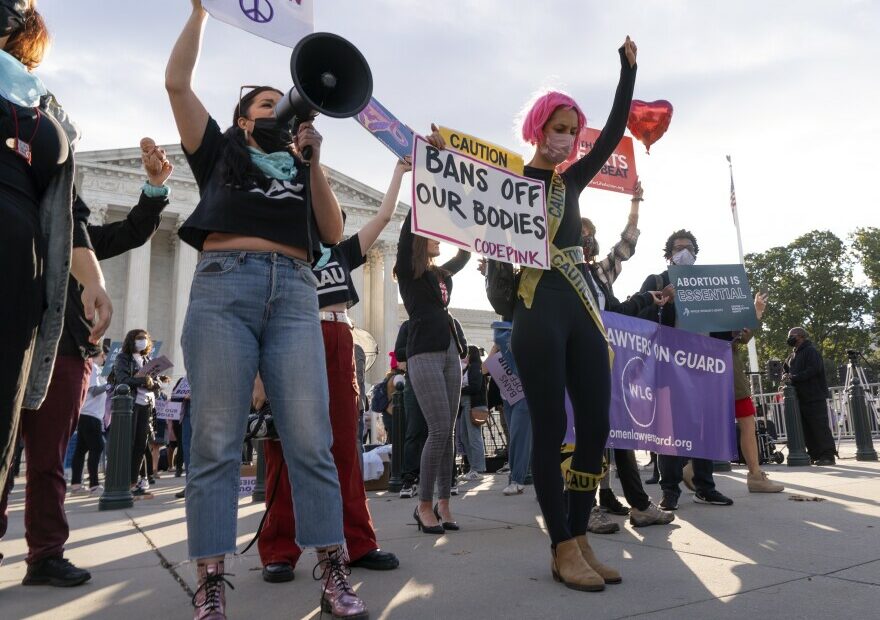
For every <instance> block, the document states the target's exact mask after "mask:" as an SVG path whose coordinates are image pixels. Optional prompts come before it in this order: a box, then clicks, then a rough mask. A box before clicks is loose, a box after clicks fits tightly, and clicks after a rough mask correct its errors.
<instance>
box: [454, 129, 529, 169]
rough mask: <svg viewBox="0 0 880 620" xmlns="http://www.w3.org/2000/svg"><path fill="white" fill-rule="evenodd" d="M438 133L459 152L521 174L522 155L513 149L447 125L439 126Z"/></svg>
mask: <svg viewBox="0 0 880 620" xmlns="http://www.w3.org/2000/svg"><path fill="white" fill-rule="evenodd" d="M440 135H441V136H443V139H444V140H446V145H447V146H449V147H451V148H454V149H455V150H456V151H458V152H459V153H464V154H465V155H470V156H471V157H476V158H477V159H479V160H480V161H482V162H485V163H487V164H492V165H493V166H495V167H496V168H504V169H505V170H510V171H511V172H513V173H514V174H522V173H523V166H524V165H525V164H524V162H523V158H522V156H520V155H519V154H517V153H514V152H513V151H508V150H507V149H505V148H503V147H500V146H498V145H497V144H492V143H491V142H487V141H486V140H481V139H480V138H475V137H474V136H469V135H468V134H466V133H462V132H460V131H456V130H455V129H449V128H448V127H440Z"/></svg>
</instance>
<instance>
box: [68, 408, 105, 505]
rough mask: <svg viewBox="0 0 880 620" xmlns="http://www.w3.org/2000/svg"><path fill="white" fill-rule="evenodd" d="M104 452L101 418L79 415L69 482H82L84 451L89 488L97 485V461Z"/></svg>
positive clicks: (99, 460) (98, 461)
mask: <svg viewBox="0 0 880 620" xmlns="http://www.w3.org/2000/svg"><path fill="white" fill-rule="evenodd" d="M103 452H104V432H103V424H102V422H101V420H99V419H98V418H96V417H94V416H90V415H82V414H80V416H79V422H78V423H77V425H76V451H75V452H74V453H73V464H72V465H71V478H70V482H71V484H80V483H81V482H82V474H83V465H84V464H85V462H86V453H88V455H89V460H88V466H89V488H92V487H96V486H98V463H100V462H101V454H102V453H103Z"/></svg>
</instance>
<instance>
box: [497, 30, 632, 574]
mask: <svg viewBox="0 0 880 620" xmlns="http://www.w3.org/2000/svg"><path fill="white" fill-rule="evenodd" d="M619 57H620V63H621V70H620V82H619V84H618V88H617V92H616V94H615V98H614V103H613V106H612V110H611V114H610V116H609V119H608V121H607V122H606V124H605V127H604V129H603V131H602V133H601V135H600V136H599V137H598V138H597V140H596V143H595V145H594V146H593V149H592V150H591V151H590V152H589V153H587V155H585V156H584V157H583V158H582V159H580V160H579V161H578V162H576V163H574V164H573V165H572V166H571V167H570V168H568V169H567V170H566V171H565V172H564V173H563V174H561V175H559V174H556V172H555V168H556V166H557V165H558V164H560V163H561V162H563V161H564V160H565V159H566V158H568V157H569V156H570V155H571V153H572V152H573V151H574V149H575V137H576V136H577V135H578V132H579V131H580V130H581V128H582V127H583V126H584V124H585V123H586V118H585V117H584V114H583V112H581V111H580V108H579V107H578V105H577V103H576V102H575V101H574V100H573V99H572V98H570V97H568V96H567V95H564V94H562V93H558V92H550V93H547V94H545V95H543V96H542V97H540V98H539V99H538V100H537V101H536V102H535V104H534V105H533V106H532V107H531V109H530V110H529V111H528V113H527V114H526V116H525V120H524V123H523V131H522V135H523V138H524V139H525V140H526V141H527V142H529V143H530V144H534V145H535V146H536V150H535V154H534V156H533V157H532V160H531V161H530V162H529V164H528V165H527V166H526V167H525V170H524V174H525V176H527V177H529V178H533V179H536V180H540V181H543V183H544V186H545V188H546V191H547V201H548V209H547V211H548V215H549V219H548V225H549V234H548V236H549V237H550V240H551V242H552V244H553V246H552V248H553V250H552V252H553V254H554V259H553V261H552V262H553V263H554V265H555V268H554V269H551V270H547V271H544V270H540V269H532V268H523V270H522V275H521V278H520V281H519V287H518V298H519V299H518V300H517V303H516V307H515V309H514V312H513V333H512V335H511V345H510V346H511V349H512V351H513V355H514V358H515V359H516V365H517V369H518V371H519V377H520V379H521V380H522V384H523V388H524V391H525V394H526V399H527V400H528V402H529V411H530V412H531V415H532V433H533V440H532V445H533V450H532V472H533V474H534V478H535V491H536V493H537V495H538V502H539V503H540V506H541V512H542V514H543V515H544V520H545V522H546V525H547V530H548V532H549V534H550V540H551V543H552V545H551V551H552V563H551V568H552V572H553V576H554V578H555V579H557V580H559V581H561V582H562V583H563V584H564V585H566V586H567V587H569V588H572V589H576V590H589V591H595V590H602V589H604V588H605V584H606V583H619V582H620V581H621V577H620V573H619V572H618V571H617V570H615V569H612V568H610V567H607V566H605V565H604V564H602V563H601V562H599V560H598V559H597V558H596V556H595V554H594V553H593V550H592V548H591V547H590V545H589V543H588V542H587V537H586V532H587V518H588V514H589V511H590V504H591V501H592V491H593V490H595V488H596V486H598V483H599V480H600V479H601V478H602V476H603V475H605V472H604V471H603V467H602V453H603V451H604V448H605V441H606V440H607V438H608V430H609V423H608V407H609V403H610V398H611V373H610V363H609V349H608V342H607V339H606V334H605V328H604V326H603V324H602V319H601V317H600V315H599V310H598V307H597V306H596V291H595V290H594V287H592V286H591V285H590V283H589V281H588V280H585V278H584V274H583V272H582V271H580V268H579V267H578V266H577V264H578V263H581V264H582V263H583V262H584V258H583V250H582V248H581V247H580V237H581V230H580V207H579V205H578V197H579V196H580V194H581V192H582V191H583V190H584V189H585V188H586V186H587V184H588V183H589V182H590V180H592V178H593V177H594V176H595V175H596V174H597V173H598V172H599V170H600V169H601V168H602V166H603V165H605V162H606V161H607V159H608V157H610V156H611V154H612V152H613V151H614V148H615V147H616V146H617V144H618V142H619V141H620V139H621V137H622V136H623V132H624V129H625V128H626V120H627V116H628V114H629V108H630V102H631V100H632V92H633V87H634V85H635V74H636V66H635V64H636V47H635V44H634V43H633V42H632V41H631V40H630V39H629V37H627V39H626V42H625V43H624V45H623V47H621V48H620V50H619ZM564 251H565V252H564ZM572 256H574V258H572ZM562 265H565V267H564V268H562ZM566 386H567V387H568V390H569V393H570V396H571V401H572V405H573V410H574V423H575V429H576V432H577V436H578V437H579V441H578V442H577V448H576V449H575V452H574V455H573V458H572V462H571V466H570V469H569V472H568V474H567V476H566V480H565V485H564V486H565V487H566V488H567V489H568V490H569V493H568V502H567V504H568V505H567V506H566V501H565V496H564V494H563V480H562V477H561V472H560V468H559V451H560V446H561V445H562V443H563V439H564V437H565V432H566V414H565V404H564V396H565V388H566Z"/></svg>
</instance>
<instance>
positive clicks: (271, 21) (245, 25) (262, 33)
mask: <svg viewBox="0 0 880 620" xmlns="http://www.w3.org/2000/svg"><path fill="white" fill-rule="evenodd" d="M312 4H313V0H202V6H203V7H205V10H206V11H208V13H210V14H211V16H212V17H214V18H216V19H219V20H220V21H222V22H226V23H227V24H230V25H232V26H235V27H236V28H241V29H242V30H246V31H247V32H250V33H251V34H255V35H257V36H258V37H262V38H264V39H269V40H270V41H274V42H275V43H280V44H281V45H286V46H287V47H295V46H296V44H297V43H298V42H299V40H300V39H302V38H303V37H304V36H306V35H309V34H311V33H312V30H314V25H313V21H314V19H313V14H314V13H313V10H312Z"/></svg>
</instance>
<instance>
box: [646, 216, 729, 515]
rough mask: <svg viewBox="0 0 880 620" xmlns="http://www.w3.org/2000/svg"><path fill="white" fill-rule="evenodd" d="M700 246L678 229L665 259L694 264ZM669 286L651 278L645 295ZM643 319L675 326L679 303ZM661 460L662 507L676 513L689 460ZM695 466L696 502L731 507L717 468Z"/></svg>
mask: <svg viewBox="0 0 880 620" xmlns="http://www.w3.org/2000/svg"><path fill="white" fill-rule="evenodd" d="M699 251H700V246H699V245H698V244H697V240H696V238H695V237H694V235H693V234H691V232H690V231H688V230H678V231H676V232H674V233H672V234H671V235H670V236H669V238H668V239H667V240H666V246H665V247H664V252H663V256H664V258H666V261H667V262H668V263H669V264H670V265H693V264H694V263H695V262H696V260H697V254H698V253H699ZM667 287H669V271H668V270H667V271H664V272H663V273H661V274H657V275H652V276H648V278H647V279H646V280H645V283H644V284H642V289H641V292H642V293H646V292H648V291H663V292H664V293H665V294H666V295H667V297H668V296H669V294H670V293H671V289H669V288H667ZM639 317H640V318H643V319H646V320H648V321H654V322H655V323H660V324H661V325H666V326H668V327H675V303H674V301H671V300H670V301H669V302H667V303H666V304H665V305H663V306H653V305H652V306H647V307H645V308H644V309H643V310H642V311H641V312H640V313H639ZM657 461H658V463H659V467H660V488H661V489H662V490H663V500H662V501H661V502H660V508H662V509H663V510H675V509H677V508H678V497H679V495H681V489H680V487H679V484H680V483H681V482H682V479H683V474H682V470H683V468H684V465H685V463H686V462H687V459H686V458H683V457H678V456H669V455H665V454H658V455H657ZM691 466H692V467H693V485H694V487H695V489H696V493H695V494H694V501H696V502H697V503H700V504H714V505H716V506H730V505H731V504H733V500H732V499H730V498H729V497H727V496H725V495H723V494H722V493H721V492H719V491H718V490H717V489H716V488H715V478H714V477H713V475H712V472H713V465H712V461H711V460H709V459H691Z"/></svg>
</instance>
